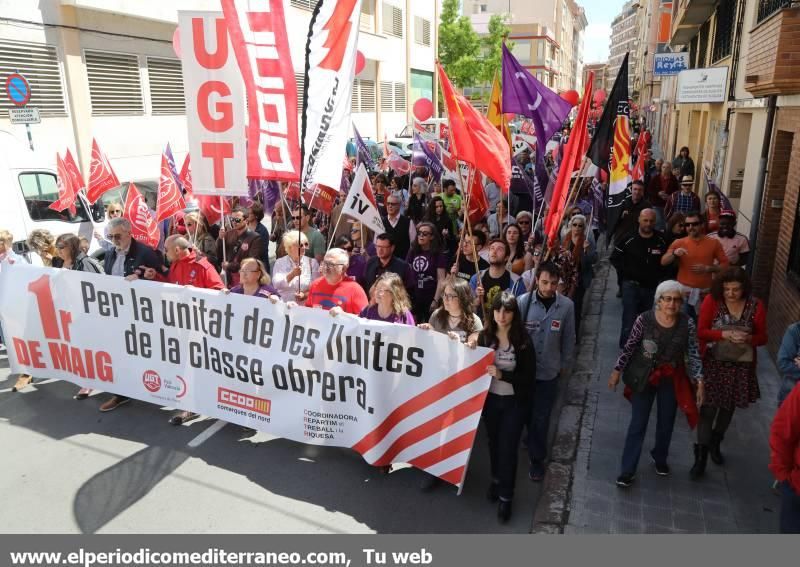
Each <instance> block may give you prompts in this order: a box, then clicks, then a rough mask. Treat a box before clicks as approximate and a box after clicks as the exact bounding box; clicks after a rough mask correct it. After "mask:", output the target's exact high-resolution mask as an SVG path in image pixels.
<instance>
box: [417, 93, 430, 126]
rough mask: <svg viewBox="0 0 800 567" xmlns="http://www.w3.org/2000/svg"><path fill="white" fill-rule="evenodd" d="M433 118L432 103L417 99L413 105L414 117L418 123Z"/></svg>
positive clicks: (425, 99) (426, 99) (424, 99)
mask: <svg viewBox="0 0 800 567" xmlns="http://www.w3.org/2000/svg"><path fill="white" fill-rule="evenodd" d="M431 116H433V103H432V102H431V99H429V98H420V99H417V102H415V103H414V117H415V118H416V119H417V120H419V121H420V122H425V121H426V120H427V119H428V118H430V117H431Z"/></svg>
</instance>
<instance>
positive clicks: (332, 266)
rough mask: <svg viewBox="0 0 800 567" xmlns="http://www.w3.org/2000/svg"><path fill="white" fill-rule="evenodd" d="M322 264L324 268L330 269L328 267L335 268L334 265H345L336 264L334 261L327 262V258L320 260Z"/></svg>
mask: <svg viewBox="0 0 800 567" xmlns="http://www.w3.org/2000/svg"><path fill="white" fill-rule="evenodd" d="M322 265H323V266H324V267H326V268H328V269H330V268H335V267H336V266H346V265H347V264H337V263H335V262H328V261H327V260H324V261H323V262H322Z"/></svg>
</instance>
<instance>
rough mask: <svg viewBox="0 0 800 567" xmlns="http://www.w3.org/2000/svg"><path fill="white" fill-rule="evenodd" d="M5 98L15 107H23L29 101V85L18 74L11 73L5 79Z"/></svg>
mask: <svg viewBox="0 0 800 567" xmlns="http://www.w3.org/2000/svg"><path fill="white" fill-rule="evenodd" d="M6 96H8V98H9V100H10V101H11V103H12V104H14V105H15V106H25V105H26V104H28V102H29V101H30V100H31V85H30V84H29V83H28V80H27V79H26V78H25V77H23V76H22V75H20V74H19V73H11V74H10V75H9V76H8V78H6Z"/></svg>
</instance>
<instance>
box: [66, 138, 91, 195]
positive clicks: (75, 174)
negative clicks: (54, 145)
mask: <svg viewBox="0 0 800 567" xmlns="http://www.w3.org/2000/svg"><path fill="white" fill-rule="evenodd" d="M64 165H65V166H67V175H68V176H69V179H70V181H71V182H72V189H73V190H74V191H75V192H76V193H77V192H78V191H80V190H81V189H86V182H85V181H84V180H83V175H81V170H80V169H78V164H77V163H75V158H74V157H72V152H70V151H69V148H67V153H66V155H65V156H64Z"/></svg>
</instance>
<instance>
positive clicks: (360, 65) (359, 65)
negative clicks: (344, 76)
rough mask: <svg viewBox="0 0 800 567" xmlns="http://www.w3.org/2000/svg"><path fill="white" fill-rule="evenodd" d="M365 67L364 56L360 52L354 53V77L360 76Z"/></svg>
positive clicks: (365, 59)
mask: <svg viewBox="0 0 800 567" xmlns="http://www.w3.org/2000/svg"><path fill="white" fill-rule="evenodd" d="M366 65H367V58H366V57H364V54H363V53H361V51H360V50H359V51H356V75H360V74H361V71H363V70H364V67H366Z"/></svg>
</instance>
